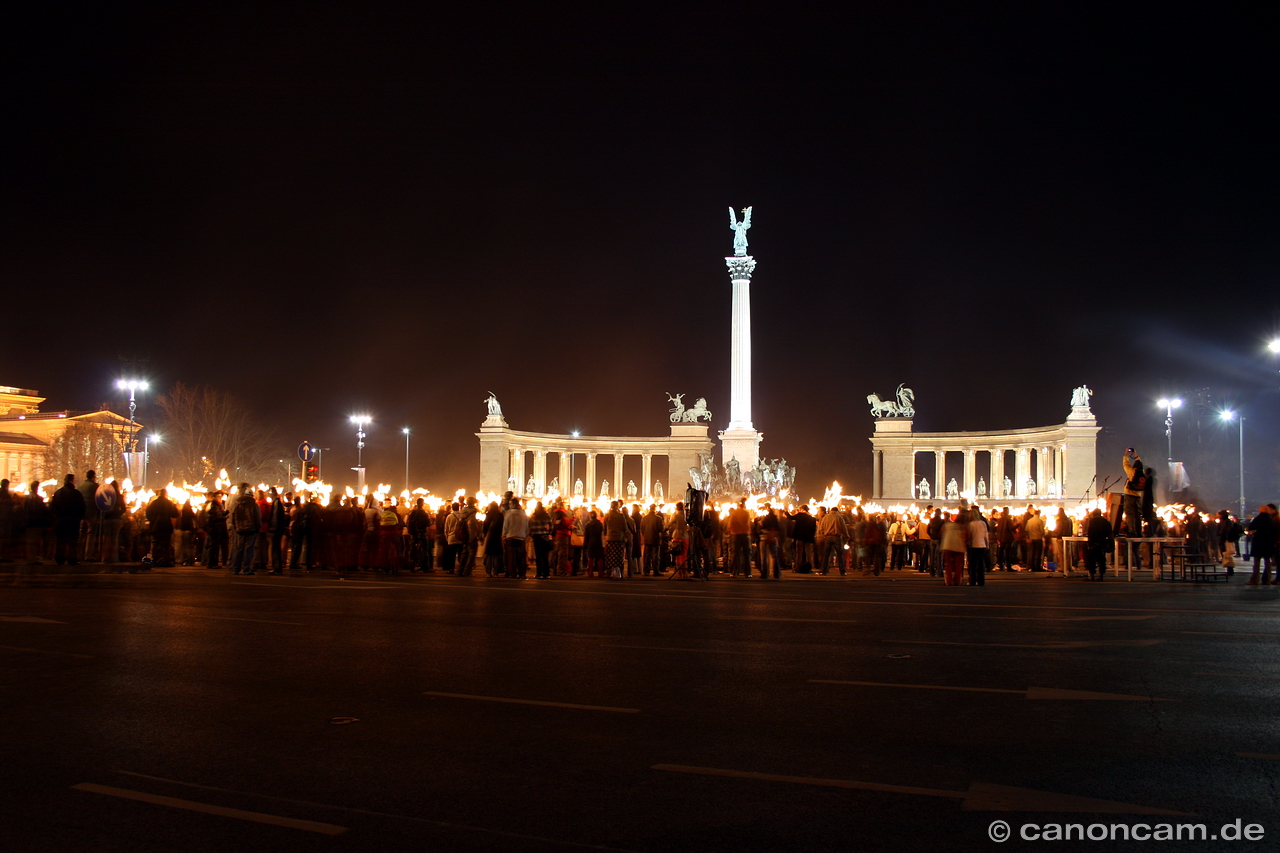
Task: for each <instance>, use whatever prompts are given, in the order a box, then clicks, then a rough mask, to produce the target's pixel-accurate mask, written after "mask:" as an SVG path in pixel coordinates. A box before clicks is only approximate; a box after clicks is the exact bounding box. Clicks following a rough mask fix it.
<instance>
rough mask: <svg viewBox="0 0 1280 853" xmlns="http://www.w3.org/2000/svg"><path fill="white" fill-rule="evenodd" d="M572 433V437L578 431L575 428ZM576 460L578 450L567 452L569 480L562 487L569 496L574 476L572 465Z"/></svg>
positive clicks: (576, 434)
mask: <svg viewBox="0 0 1280 853" xmlns="http://www.w3.org/2000/svg"><path fill="white" fill-rule="evenodd" d="M572 434H573V437H574V438H577V437H578V431H577V430H576V429H575V430H574V431H573V433H572ZM577 461H578V451H576V450H575V451H574V452H573V453H570V454H569V482H568V483H566V484H565V487H564V490H565V491H566V492H568V493H569V497H571V498H572V497H573V495H574V491H573V484H574V476H573V475H574V467H575V465H576V463H577Z"/></svg>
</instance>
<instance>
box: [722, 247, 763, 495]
mask: <svg viewBox="0 0 1280 853" xmlns="http://www.w3.org/2000/svg"><path fill="white" fill-rule="evenodd" d="M724 260H725V263H726V264H728V266H729V280H730V281H732V282H733V314H732V318H731V319H732V324H733V328H732V341H731V347H732V352H731V353H730V374H729V379H730V382H729V428H728V429H726V430H724V431H722V432H721V433H720V464H722V465H723V464H724V463H726V462H728V461H729V460H730V459H734V458H736V459H737V460H738V463H739V464H740V465H741V466H742V473H743V474H746V473H747V472H748V471H754V470H755V467H756V464H757V463H758V462H759V461H760V439H761V437H762V436H761V435H760V433H758V432H757V431H756V429H755V427H754V426H752V424H751V273H752V272H754V271H755V268H756V261H755V258H753V257H751V256H750V255H743V256H734V257H731V258H725V259H724Z"/></svg>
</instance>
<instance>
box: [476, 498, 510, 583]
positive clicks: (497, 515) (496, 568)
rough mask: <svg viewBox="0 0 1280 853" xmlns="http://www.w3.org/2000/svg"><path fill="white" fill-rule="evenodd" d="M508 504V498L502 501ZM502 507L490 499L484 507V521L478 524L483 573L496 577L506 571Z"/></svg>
mask: <svg viewBox="0 0 1280 853" xmlns="http://www.w3.org/2000/svg"><path fill="white" fill-rule="evenodd" d="M503 504H504V505H505V506H510V500H507V501H503ZM502 514H503V507H500V506H498V502H497V501H490V502H489V505H488V506H487V507H485V508H484V521H483V522H481V524H480V538H481V540H482V541H483V542H484V550H483V551H482V552H481V554H482V555H483V556H482V557H481V559H482V560H483V561H484V573H485V574H486V575H487V576H489V577H491V578H496V577H498V576H499V575H502V574H505V573H506V568H505V566H506V555H505V551H504V550H503V549H504V546H503V544H502Z"/></svg>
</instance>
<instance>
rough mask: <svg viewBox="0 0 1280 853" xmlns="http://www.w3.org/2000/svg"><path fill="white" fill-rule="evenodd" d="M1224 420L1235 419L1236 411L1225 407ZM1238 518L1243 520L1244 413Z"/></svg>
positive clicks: (1241, 427) (1242, 416) (1241, 419)
mask: <svg viewBox="0 0 1280 853" xmlns="http://www.w3.org/2000/svg"><path fill="white" fill-rule="evenodd" d="M1222 419H1223V420H1224V421H1233V420H1235V419H1236V413H1235V412H1233V411H1232V410H1230V409H1227V410H1226V411H1225V412H1223V413H1222ZM1239 427H1240V520H1241V521H1243V520H1244V415H1241V416H1240V423H1239Z"/></svg>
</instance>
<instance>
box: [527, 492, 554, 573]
mask: <svg viewBox="0 0 1280 853" xmlns="http://www.w3.org/2000/svg"><path fill="white" fill-rule="evenodd" d="M529 538H530V539H531V540H533V542H532V544H533V567H534V573H533V574H534V577H535V578H543V579H545V578H549V577H551V561H550V559H549V557H550V555H551V513H549V512H547V508H546V507H544V506H543V505H542V501H535V502H534V504H533V512H531V513H529Z"/></svg>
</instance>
